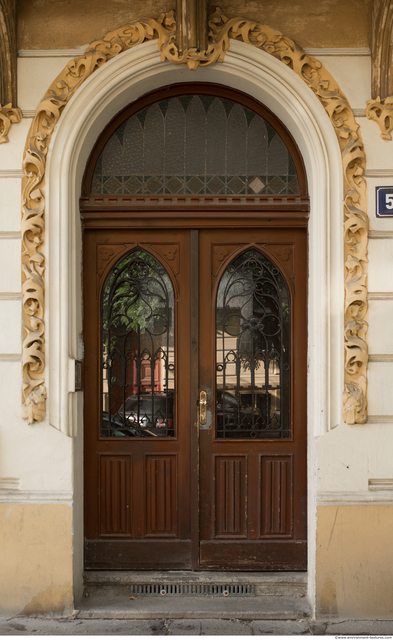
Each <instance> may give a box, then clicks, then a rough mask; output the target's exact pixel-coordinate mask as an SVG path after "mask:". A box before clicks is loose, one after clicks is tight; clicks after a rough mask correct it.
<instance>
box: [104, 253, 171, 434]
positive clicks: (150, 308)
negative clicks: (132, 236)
mask: <svg viewBox="0 0 393 640" xmlns="http://www.w3.org/2000/svg"><path fill="white" fill-rule="evenodd" d="M101 318H102V320H101V321H102V329H101V336H102V351H101V358H102V412H101V434H102V436H103V437H143V438H146V437H148V438H152V437H166V438H168V437H174V436H175V402H174V394H175V375H174V372H175V352H174V293H173V286H172V283H171V280H170V278H169V276H168V273H167V272H166V270H165V269H164V267H163V266H162V265H161V264H160V262H159V261H158V260H156V258H154V257H153V256H152V255H151V254H149V253H148V252H147V251H144V250H142V249H136V250H133V251H131V252H130V253H128V254H127V255H126V256H125V257H123V258H122V259H121V260H120V261H119V262H118V263H117V264H116V265H115V266H114V268H113V269H112V270H111V272H110V274H109V275H108V277H107V279H106V282H105V285H104V288H103V293H102V298H101Z"/></svg>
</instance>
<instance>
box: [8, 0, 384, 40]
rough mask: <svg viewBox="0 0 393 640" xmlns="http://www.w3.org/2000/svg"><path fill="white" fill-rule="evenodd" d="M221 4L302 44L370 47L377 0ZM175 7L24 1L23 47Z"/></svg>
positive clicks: (232, 0) (98, 34)
mask: <svg viewBox="0 0 393 640" xmlns="http://www.w3.org/2000/svg"><path fill="white" fill-rule="evenodd" d="M217 5H219V6H220V7H221V8H222V9H223V11H224V13H226V14H227V15H228V16H239V15H241V16H244V17H246V18H250V19H255V20H258V21H262V22H265V23H266V24H268V25H269V26H270V27H273V28H274V29H278V30H279V31H282V32H283V33H284V34H285V35H288V36H289V37H290V38H292V39H293V40H295V41H296V42H297V43H298V44H299V45H301V46H302V47H368V46H370V27H371V17H370V16H371V6H372V0H357V2H354V0H318V1H317V2H315V0H313V1H312V2H311V1H310V0H279V1H276V2H271V0H254V1H251V0H221V2H211V3H210V10H214V9H215V7H216V6H217ZM175 6H176V1H175V0H133V1H132V2H129V1H128V0H110V2H108V0H94V1H93V0H85V1H84V2H80V0H67V1H65V0H19V3H18V48H19V49H67V48H73V47H78V46H82V45H84V44H88V43H89V42H92V41H93V40H96V39H97V38H102V37H103V36H104V35H105V34H106V33H107V32H108V31H111V30H112V29H117V28H118V27H121V26H122V25H125V24H127V23H128V22H130V21H132V20H135V19H138V18H142V17H158V15H159V14H160V13H161V12H165V11H169V10H170V9H173V8H174V7H175Z"/></svg>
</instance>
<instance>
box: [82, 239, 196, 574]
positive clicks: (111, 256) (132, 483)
mask: <svg viewBox="0 0 393 640" xmlns="http://www.w3.org/2000/svg"><path fill="white" fill-rule="evenodd" d="M84 235H85V240H84V276H85V277H84V304H85V306H84V313H85V325H84V341H85V382H86V384H85V404H84V406H85V514H86V517H85V537H86V546H85V562H86V566H87V567H89V568H93V569H98V568H102V569H105V568H131V567H139V568H152V567H167V568H172V569H180V568H185V567H189V566H190V562H191V527H190V519H191V500H190V495H191V494H190V483H191V474H190V436H191V429H190V402H191V401H190V371H191V367H190V354H191V352H190V308H191V305H190V260H189V256H190V234H189V232H184V231H179V230H178V231H175V230H174V231H160V232H157V231H150V232H147V231H139V230H133V231H132V232H126V233H125V232H124V231H89V232H85V234H84ZM136 246H138V247H140V248H143V249H145V250H147V251H149V252H150V253H151V254H152V255H154V256H155V257H156V258H157V259H158V260H159V261H160V262H161V263H162V264H163V266H164V267H165V268H166V270H167V272H168V273H169V275H170V277H171V279H172V282H173V285H174V290H175V304H176V311H175V332H176V338H175V340H176V342H175V349H176V355H177V358H176V360H175V362H176V414H175V415H176V416H177V419H176V423H177V426H176V429H177V437H176V439H163V438H153V439H152V438H150V439H148V438H140V439H136V438H133V439H132V438H125V437H123V438H101V436H100V406H101V402H100V395H101V379H100V375H101V371H100V329H99V327H100V295H101V290H102V286H103V284H104V281H105V278H106V276H107V274H108V273H109V271H110V269H111V268H112V267H113V265H114V264H115V263H116V262H117V261H118V260H119V259H120V258H121V257H122V256H124V255H125V254H126V253H128V251H130V250H131V249H132V248H134V247H136ZM168 249H171V250H170V251H168ZM179 354H181V357H179ZM194 475H195V469H194ZM136 543H137V544H136Z"/></svg>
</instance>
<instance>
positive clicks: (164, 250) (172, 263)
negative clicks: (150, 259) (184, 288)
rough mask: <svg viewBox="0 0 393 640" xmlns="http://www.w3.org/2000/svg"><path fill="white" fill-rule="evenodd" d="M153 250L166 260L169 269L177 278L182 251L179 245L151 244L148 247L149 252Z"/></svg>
mask: <svg viewBox="0 0 393 640" xmlns="http://www.w3.org/2000/svg"><path fill="white" fill-rule="evenodd" d="M150 247H151V248H152V249H153V250H154V251H155V252H156V253H157V254H158V255H159V256H161V257H162V258H164V260H165V262H166V263H167V265H168V267H169V268H170V269H171V271H173V274H174V275H175V276H177V275H178V274H179V260H180V249H179V245H178V244H156V243H153V242H152V243H150V244H148V245H146V248H147V250H149V248H150Z"/></svg>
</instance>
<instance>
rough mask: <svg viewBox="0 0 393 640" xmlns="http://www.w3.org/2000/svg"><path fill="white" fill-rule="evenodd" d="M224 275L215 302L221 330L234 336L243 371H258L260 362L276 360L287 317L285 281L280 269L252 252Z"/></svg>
mask: <svg viewBox="0 0 393 640" xmlns="http://www.w3.org/2000/svg"><path fill="white" fill-rule="evenodd" d="M227 274H228V275H227ZM225 275H226V282H225V285H224V287H222V286H220V289H221V291H220V292H219V294H221V295H219V299H218V304H220V303H221V304H222V306H223V307H224V308H223V309H220V311H221V313H220V316H221V317H220V320H221V322H222V327H223V331H224V332H225V333H226V334H228V335H231V336H234V337H235V336H236V337H237V344H238V346H237V349H238V355H239V360H240V362H241V366H242V369H243V370H251V369H253V370H257V369H258V368H259V367H260V365H261V361H262V360H266V359H268V360H270V359H273V358H274V359H275V358H276V356H277V351H276V349H277V348H278V349H279V348H280V343H281V332H282V322H283V321H284V323H285V321H286V320H287V319H288V318H289V304H288V293H287V288H286V285H285V282H284V280H283V278H282V276H281V274H280V272H279V270H278V269H277V268H276V267H274V265H273V264H272V263H271V262H270V261H269V260H267V259H266V258H265V257H264V256H263V255H262V254H259V253H258V254H257V252H256V251H254V250H250V251H247V252H245V253H243V254H242V255H241V256H239V258H237V259H235V260H234V262H233V263H232V264H231V265H230V267H229V268H228V270H227V272H226V274H225ZM221 284H222V285H223V284H224V283H223V282H222V283H221ZM270 356H271V357H270Z"/></svg>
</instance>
